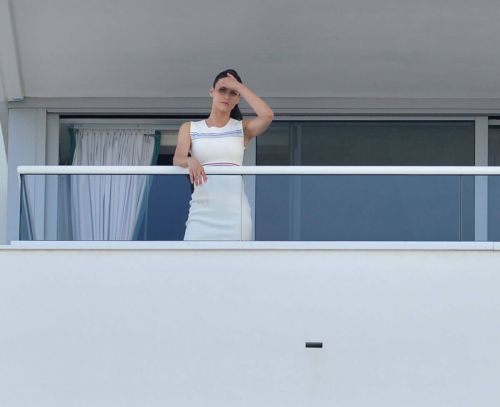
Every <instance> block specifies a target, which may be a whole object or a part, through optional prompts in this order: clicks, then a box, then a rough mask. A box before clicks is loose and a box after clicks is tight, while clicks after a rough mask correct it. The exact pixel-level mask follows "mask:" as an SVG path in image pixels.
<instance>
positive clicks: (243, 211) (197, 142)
mask: <svg viewBox="0 0 500 407" xmlns="http://www.w3.org/2000/svg"><path fill="white" fill-rule="evenodd" d="M190 135H191V155H192V156H193V157H194V158H196V159H197V160H198V161H199V162H200V164H201V165H203V166H219V165H221V166H241V165H242V163H243V152H244V150H245V145H244V136H243V124H242V122H241V121H239V120H235V119H230V120H229V122H228V123H227V124H226V125H225V126H224V127H208V126H207V124H206V122H205V120H201V121H197V122H191V130H190ZM250 213H251V212H250V205H249V203H248V199H247V196H246V194H245V189H244V184H243V178H242V176H241V175H208V180H207V182H205V183H204V184H202V185H200V186H196V185H195V187H194V192H193V194H192V196H191V202H190V208H189V216H188V220H187V222H186V232H185V234H184V240H251V239H252V219H251V215H250Z"/></svg>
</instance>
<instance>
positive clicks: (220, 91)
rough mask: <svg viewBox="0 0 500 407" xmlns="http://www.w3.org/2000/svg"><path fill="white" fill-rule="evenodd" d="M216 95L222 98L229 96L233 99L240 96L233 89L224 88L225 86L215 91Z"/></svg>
mask: <svg viewBox="0 0 500 407" xmlns="http://www.w3.org/2000/svg"><path fill="white" fill-rule="evenodd" d="M217 93H218V94H219V95H222V96H226V95H229V96H231V97H233V98H235V97H237V96H239V95H240V94H239V93H238V92H236V91H235V90H233V89H229V88H226V87H225V86H221V87H220V88H219V89H217Z"/></svg>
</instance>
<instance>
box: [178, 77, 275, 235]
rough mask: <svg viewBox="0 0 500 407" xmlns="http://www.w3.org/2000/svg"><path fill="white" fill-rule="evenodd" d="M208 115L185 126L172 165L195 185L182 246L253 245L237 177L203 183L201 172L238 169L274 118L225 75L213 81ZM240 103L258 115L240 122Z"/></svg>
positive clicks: (240, 84) (263, 104)
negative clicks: (196, 242) (235, 242)
mask: <svg viewBox="0 0 500 407" xmlns="http://www.w3.org/2000/svg"><path fill="white" fill-rule="evenodd" d="M210 96H211V97H212V110H211V112H210V116H209V117H208V118H207V119H206V120H200V121H196V122H188V123H183V124H182V126H181V127H180V129H179V135H178V140H177V148H176V150H175V155H174V165H178V166H180V167H184V168H188V169H189V179H190V181H191V183H192V184H193V185H194V192H193V194H192V197H191V202H190V209H189V217H188V220H187V222H186V232H185V235H184V240H251V239H252V221H251V218H250V206H249V204H248V200H247V197H246V195H245V192H244V188H243V180H242V177H241V176H240V175H214V176H210V179H209V178H208V177H207V175H206V173H205V170H204V166H217V165H221V166H240V165H242V163H243V152H244V149H245V147H246V146H247V145H248V143H249V142H250V140H251V139H252V138H254V137H256V136H258V135H259V134H262V133H263V132H264V131H265V130H266V129H267V128H268V127H269V125H270V124H271V122H272V121H273V118H274V113H273V111H272V110H271V109H270V107H269V106H268V105H267V104H266V102H264V101H263V100H262V99H261V98H260V97H258V96H257V95H256V94H255V93H253V92H252V91H251V90H250V89H249V88H247V87H246V86H245V85H243V82H242V80H241V78H240V76H239V75H238V73H237V72H236V71H235V70H233V69H228V70H225V71H223V72H221V73H220V74H218V75H217V76H216V77H215V80H214V83H213V86H212V88H211V89H210ZM242 97H243V98H244V99H245V100H246V102H247V103H248V104H249V105H250V107H251V108H252V109H253V111H254V112H255V114H256V117H255V118H253V119H243V117H242V115H241V112H240V110H239V108H238V103H239V102H240V99H241V98H242Z"/></svg>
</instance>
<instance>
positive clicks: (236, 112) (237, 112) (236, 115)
mask: <svg viewBox="0 0 500 407" xmlns="http://www.w3.org/2000/svg"><path fill="white" fill-rule="evenodd" d="M228 73H230V74H231V75H233V76H234V77H235V78H236V80H237V81H238V82H239V83H243V81H242V80H241V77H240V75H238V72H236V71H235V70H234V69H226V70H225V71H222V72H221V73H219V74H218V75H217V76H216V77H215V79H214V83H213V85H212V87H214V88H215V84H216V83H217V82H218V81H219V79H222V78H227V74H228ZM229 116H230V117H231V118H233V119H236V120H242V119H243V115H242V114H241V112H240V108H239V107H238V105H236V106H235V107H234V108H233V110H231V113H230V115H229Z"/></svg>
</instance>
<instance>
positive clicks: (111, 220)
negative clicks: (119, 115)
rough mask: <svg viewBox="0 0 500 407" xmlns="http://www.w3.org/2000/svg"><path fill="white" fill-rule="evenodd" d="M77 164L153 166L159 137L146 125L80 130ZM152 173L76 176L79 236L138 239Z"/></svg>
mask: <svg viewBox="0 0 500 407" xmlns="http://www.w3.org/2000/svg"><path fill="white" fill-rule="evenodd" d="M74 136H75V140H74V141H75V152H74V156H73V162H72V164H73V165H152V164H153V163H154V161H156V158H157V156H158V148H159V137H155V135H154V132H153V131H150V130H140V129H132V130H130V129H124V130H120V129H91V128H88V129H83V128H82V129H76V130H75V133H74ZM149 179H150V177H149V176H147V175H72V176H71V222H72V229H73V240H133V239H134V238H135V235H136V234H137V231H138V229H139V227H140V222H141V221H142V217H143V216H142V215H143V206H144V205H145V201H146V198H147V192H148V190H149Z"/></svg>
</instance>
